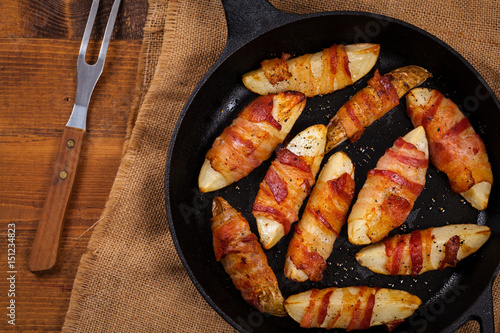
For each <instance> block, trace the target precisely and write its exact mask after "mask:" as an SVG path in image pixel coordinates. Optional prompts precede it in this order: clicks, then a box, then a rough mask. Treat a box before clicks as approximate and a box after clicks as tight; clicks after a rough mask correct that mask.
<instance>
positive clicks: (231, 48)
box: [164, 10, 500, 332]
mask: <svg viewBox="0 0 500 333" xmlns="http://www.w3.org/2000/svg"><path fill="white" fill-rule="evenodd" d="M277 11H278V12H277V14H278V15H284V16H285V17H286V18H285V19H284V20H281V21H278V22H277V23H276V24H275V25H274V26H273V27H271V28H270V29H268V30H263V31H261V32H260V33H258V34H256V35H255V36H251V38H249V39H248V40H244V41H234V40H232V38H240V37H241V36H236V37H234V36H232V35H231V34H230V33H228V37H227V42H226V46H225V48H224V49H223V51H222V53H221V55H220V57H219V58H218V59H217V60H216V61H215V63H214V64H213V65H212V66H211V67H210V69H209V70H208V71H207V72H206V73H205V74H204V75H203V77H202V78H201V79H200V81H199V82H198V84H197V85H196V86H195V88H194V89H193V91H192V92H191V94H190V96H189V98H188V99H187V101H186V103H185V104H184V106H183V109H182V111H181V113H180V115H179V118H178V120H177V122H176V125H175V128H174V130H173V132H172V137H171V139H170V142H169V148H168V153H167V162H166V168H165V180H164V185H165V189H164V190H165V207H166V212H167V219H168V224H169V228H170V232H171V237H172V240H173V243H174V246H175V248H176V251H177V254H178V256H179V258H180V260H181V262H182V264H183V266H184V268H185V269H186V272H187V273H188V276H189V277H190V279H191V281H192V283H193V284H194V286H195V287H196V289H197V290H198V292H200V294H201V295H202V296H203V297H204V299H205V300H206V301H207V303H209V305H210V306H211V307H212V308H213V309H214V310H215V311H216V312H217V313H218V314H219V315H220V316H221V317H222V318H224V320H226V321H227V322H228V323H229V324H231V325H232V326H233V327H234V328H236V329H237V330H238V331H240V332H247V331H246V330H245V328H244V327H243V326H241V325H239V324H238V323H237V322H236V321H235V320H234V319H233V318H231V317H230V316H229V315H227V314H226V313H225V312H224V311H223V310H222V309H221V308H220V307H219V306H218V305H217V304H216V303H215V302H214V301H213V300H212V298H211V297H210V296H209V295H208V294H207V292H206V291H205V290H204V289H203V287H202V286H201V284H200V282H199V281H198V279H197V278H196V276H195V275H194V273H193V271H192V270H191V268H190V264H189V263H188V262H187V259H186V257H185V256H184V253H183V250H182V249H181V246H180V243H179V240H178V238H177V233H176V229H175V223H174V221H173V218H172V211H171V205H170V202H171V200H170V191H169V189H170V188H169V179H170V170H171V168H170V167H171V164H172V155H173V151H174V149H175V145H176V143H177V135H178V133H179V130H180V127H181V126H182V123H183V122H184V118H185V116H186V114H187V112H188V111H189V109H190V106H191V104H192V102H193V100H194V98H195V97H196V96H197V95H198V93H199V92H200V90H201V89H202V88H203V87H204V86H205V85H206V82H207V81H208V79H209V78H210V77H211V76H212V75H213V73H214V72H215V71H217V70H218V69H219V68H220V67H221V66H223V65H224V63H225V62H226V60H227V59H228V58H229V57H231V56H232V55H233V54H234V53H235V52H237V51H238V50H239V49H241V48H243V47H244V46H245V45H247V44H248V43H251V42H253V41H254V40H256V39H258V38H260V37H261V36H262V35H264V34H265V33H268V32H270V31H272V30H275V29H278V28H281V27H283V26H285V25H288V24H298V23H300V21H303V20H309V19H314V18H318V17H326V16H349V15H350V16H365V17H367V18H372V19H376V20H382V21H388V22H390V23H394V24H399V25H402V26H404V27H406V28H408V29H411V30H413V31H415V33H417V34H419V35H423V37H426V38H429V39H431V40H433V41H434V42H436V43H438V44H439V45H440V46H442V47H444V48H445V49H446V50H447V51H449V52H450V53H451V54H452V55H453V56H454V57H455V58H457V59H458V60H459V61H460V62H461V63H463V64H464V65H465V66H466V67H467V68H468V69H469V70H470V71H471V72H472V73H473V74H474V75H475V77H476V78H477V79H478V80H479V82H480V83H481V84H482V85H483V87H485V88H486V89H487V92H488V93H489V95H490V96H491V97H492V100H493V102H494V103H495V104H496V106H497V108H498V109H499V110H500V102H499V100H498V98H497V96H496V95H495V93H494V92H493V91H492V89H491V87H490V86H489V84H488V83H487V82H486V80H485V79H484V78H483V77H482V76H481V75H480V74H479V72H478V71H477V70H476V69H475V68H474V67H473V66H472V65H471V64H470V63H469V61H467V60H466V59H465V58H464V57H463V56H462V55H461V54H460V53H458V52H457V51H456V50H455V49H453V48H452V47H451V46H449V45H448V44H447V43H445V42H444V41H442V40H441V39H439V38H438V37H436V36H434V35H432V34H431V33H429V32H427V31H425V30H423V29H421V28H419V27H417V26H415V25H413V24H410V23H408V22H405V21H402V20H399V19H396V18H392V17H389V16H386V15H381V14H375V13H370V12H363V11H324V12H318V13H310V14H288V13H285V12H281V11H279V10H277ZM226 14H227V13H226ZM499 271H500V260H499V261H498V263H497V266H496V268H495V269H494V274H493V276H491V277H490V279H489V282H487V283H486V286H485V287H484V289H481V290H480V292H478V293H477V297H476V299H475V300H476V302H475V303H474V304H471V305H469V306H468V307H466V308H465V309H464V312H463V314H462V315H461V316H459V317H458V318H457V319H456V320H454V321H452V322H450V324H449V326H448V327H447V328H446V329H445V331H446V332H448V331H449V332H452V331H454V330H455V329H458V328H459V327H460V326H461V325H463V324H464V323H466V322H467V321H469V320H471V319H475V320H477V319H484V318H482V317H481V316H480V315H477V314H475V312H474V311H473V310H474V309H475V307H477V304H476V303H478V301H479V299H480V298H481V296H482V295H483V294H484V293H487V292H488V291H489V292H490V294H491V288H492V284H493V281H494V279H495V277H496V276H497V275H498V273H499ZM491 306H492V305H491ZM471 312H472V313H471ZM481 325H482V326H481V329H482V328H483V325H484V323H481Z"/></svg>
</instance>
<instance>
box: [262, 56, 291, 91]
mask: <svg viewBox="0 0 500 333" xmlns="http://www.w3.org/2000/svg"><path fill="white" fill-rule="evenodd" d="M288 58H290V55H289V54H287V53H283V54H282V55H281V58H274V59H268V60H264V61H262V62H261V67H262V70H263V71H264V75H265V76H266V78H267V80H268V81H269V83H271V84H272V85H275V84H276V83H278V82H280V81H284V80H287V79H289V78H291V77H292V74H291V73H290V72H289V71H288V64H287V63H286V61H287V59H288Z"/></svg>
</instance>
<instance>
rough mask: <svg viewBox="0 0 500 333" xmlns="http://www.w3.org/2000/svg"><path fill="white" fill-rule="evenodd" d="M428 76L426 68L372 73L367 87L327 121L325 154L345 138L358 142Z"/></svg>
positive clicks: (405, 68) (408, 68)
mask: <svg viewBox="0 0 500 333" xmlns="http://www.w3.org/2000/svg"><path fill="white" fill-rule="evenodd" d="M429 77H431V74H430V73H429V72H428V71H427V70H426V69H424V68H422V67H419V66H414V65H410V66H405V67H401V68H397V69H395V70H393V71H391V72H389V73H387V74H386V75H384V76H380V74H379V73H378V71H376V72H375V76H374V77H373V78H372V79H371V80H369V81H368V86H366V87H365V88H363V89H362V90H360V91H359V92H357V93H356V94H355V95H354V96H352V97H351V98H350V99H349V101H348V102H347V103H346V104H344V106H342V108H340V110H339V111H338V112H337V113H336V114H335V116H334V117H333V118H332V119H331V120H330V123H329V124H328V137H327V142H326V152H329V151H330V150H332V149H334V148H336V147H337V146H338V145H339V144H341V143H342V142H344V141H345V140H346V139H350V140H351V142H354V141H356V140H358V139H359V137H360V136H361V135H362V134H363V132H364V129H365V128H366V127H368V126H370V125H371V124H372V123H373V122H375V121H376V120H378V119H380V118H381V117H382V116H383V115H384V114H386V113H387V112H388V111H390V110H392V109H393V108H394V107H395V106H397V105H399V99H400V98H401V97H403V96H404V95H405V94H406V93H407V92H408V91H410V90H411V89H412V88H414V87H416V86H418V85H420V84H422V83H423V82H424V81H425V80H427V79H428V78H429Z"/></svg>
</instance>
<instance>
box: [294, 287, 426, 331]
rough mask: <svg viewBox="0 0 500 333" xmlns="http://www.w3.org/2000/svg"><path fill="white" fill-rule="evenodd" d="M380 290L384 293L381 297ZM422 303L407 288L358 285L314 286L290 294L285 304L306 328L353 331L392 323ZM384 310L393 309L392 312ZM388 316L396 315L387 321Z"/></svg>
mask: <svg viewBox="0 0 500 333" xmlns="http://www.w3.org/2000/svg"><path fill="white" fill-rule="evenodd" d="M379 293H380V294H381V297H379V298H378V297H377V295H378V294H379ZM420 304H421V300H420V299H419V298H418V297H416V296H413V295H411V294H409V293H407V292H404V291H400V290H389V289H382V288H370V287H366V286H359V287H346V288H334V287H330V288H325V289H320V290H318V289H311V290H310V291H307V292H304V293H300V294H297V295H292V296H290V297H289V298H288V299H287V300H286V301H285V308H286V309H287V311H288V312H289V314H290V316H291V317H292V318H293V319H294V320H296V321H298V322H299V323H300V326H301V327H303V328H317V327H321V328H326V329H335V328H341V329H346V330H347V331H352V330H366V329H369V328H370V327H371V326H372V325H382V324H388V325H389V326H390V325H391V324H392V323H394V324H395V321H398V320H400V319H403V318H407V317H408V316H410V315H411V314H412V313H413V312H414V311H415V310H416V309H417V308H418V306H419V305H420ZM398 307H399V308H400V309H398ZM385 311H390V316H389V315H387V314H386V313H384V312H385ZM381 317H383V318H381ZM389 318H394V319H393V321H392V322H388V321H387V319H389ZM389 320H391V319H389Z"/></svg>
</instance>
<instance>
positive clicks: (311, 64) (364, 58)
mask: <svg viewBox="0 0 500 333" xmlns="http://www.w3.org/2000/svg"><path fill="white" fill-rule="evenodd" d="M379 52H380V46H379V45H377V44H364V43H363V44H352V45H346V46H343V45H333V46H332V47H330V48H327V49H324V50H323V51H320V52H317V53H314V54H305V55H302V56H299V57H296V58H288V59H287V57H286V56H285V57H282V58H281V59H279V58H276V59H270V60H265V61H263V62H262V67H261V68H259V69H257V70H254V71H251V72H249V73H247V74H245V75H243V84H244V85H245V86H246V87H247V88H248V89H250V90H251V91H253V92H254V93H257V94H260V95H266V94H269V93H278V92H281V91H287V90H294V91H300V92H302V93H303V94H305V95H306V96H307V97H312V96H316V95H323V94H328V93H331V92H333V91H335V90H339V89H341V88H344V87H345V86H347V85H350V84H352V83H354V82H356V81H357V80H359V79H360V78H362V77H363V76H365V75H366V74H367V73H368V72H369V71H370V70H371V69H372V68H373V66H374V65H375V63H376V62H377V59H378V55H379Z"/></svg>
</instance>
